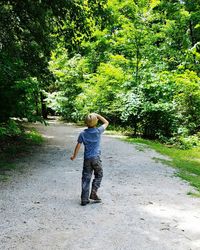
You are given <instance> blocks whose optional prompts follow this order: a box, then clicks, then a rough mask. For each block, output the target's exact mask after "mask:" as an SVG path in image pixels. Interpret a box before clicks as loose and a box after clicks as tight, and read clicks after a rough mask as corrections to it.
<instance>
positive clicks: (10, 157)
mask: <svg viewBox="0 0 200 250" xmlns="http://www.w3.org/2000/svg"><path fill="white" fill-rule="evenodd" d="M43 140H44V139H43V138H42V136H41V135H40V134H39V133H38V132H37V131H36V130H35V129H33V128H31V129H26V131H25V132H24V133H22V134H21V135H19V136H16V137H9V138H1V144H0V181H7V180H8V179H9V176H10V173H11V172H12V171H13V170H15V169H16V165H15V163H14V162H15V159H16V158H18V157H20V156H23V155H27V154H29V152H30V150H31V148H32V147H33V146H35V145H41V144H42V142H43Z"/></svg>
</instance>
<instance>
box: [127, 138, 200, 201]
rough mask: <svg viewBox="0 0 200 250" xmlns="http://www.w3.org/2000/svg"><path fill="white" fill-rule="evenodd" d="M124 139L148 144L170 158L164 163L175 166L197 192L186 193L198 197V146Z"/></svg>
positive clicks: (199, 182) (199, 193) (199, 178)
mask: <svg viewBox="0 0 200 250" xmlns="http://www.w3.org/2000/svg"><path fill="white" fill-rule="evenodd" d="M125 140H126V141H128V142H130V143H134V144H135V143H137V144H138V143H139V144H141V143H142V144H145V145H148V146H149V147H150V148H152V149H154V150H155V151H157V152H159V153H161V154H163V155H166V156H168V157H169V158H171V161H165V162H164V163H165V164H169V165H170V166H173V167H175V168H177V169H178V170H179V171H178V174H177V175H178V176H179V177H181V178H182V179H184V180H186V181H188V182H189V183H190V184H191V185H192V186H193V187H195V188H196V190H197V193H192V192H189V193H188V194H190V195H194V196H198V197H200V147H196V148H192V149H187V150H186V149H185V150H183V149H178V148H176V147H169V146H167V145H163V144H161V143H159V142H156V141H150V140H144V139H141V138H129V137H127V138H126V139H125Z"/></svg>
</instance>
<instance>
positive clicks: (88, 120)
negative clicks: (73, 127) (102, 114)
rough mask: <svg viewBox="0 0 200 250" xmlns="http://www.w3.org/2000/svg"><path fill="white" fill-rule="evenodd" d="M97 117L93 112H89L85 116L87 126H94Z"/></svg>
mask: <svg viewBox="0 0 200 250" xmlns="http://www.w3.org/2000/svg"><path fill="white" fill-rule="evenodd" d="M97 122H98V119H97V116H96V115H95V114H93V113H91V114H89V115H87V116H86V118H85V123H86V125H87V126H88V128H94V127H95V126H96V125H97Z"/></svg>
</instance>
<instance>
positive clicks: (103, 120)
mask: <svg viewBox="0 0 200 250" xmlns="http://www.w3.org/2000/svg"><path fill="white" fill-rule="evenodd" d="M96 116H97V119H99V120H100V121H101V122H103V126H104V129H106V128H107V127H108V124H109V121H107V120H106V118H104V117H103V116H101V115H99V114H96Z"/></svg>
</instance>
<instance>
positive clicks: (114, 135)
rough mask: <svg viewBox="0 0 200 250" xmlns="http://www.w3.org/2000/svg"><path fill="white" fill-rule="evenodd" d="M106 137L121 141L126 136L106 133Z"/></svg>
mask: <svg viewBox="0 0 200 250" xmlns="http://www.w3.org/2000/svg"><path fill="white" fill-rule="evenodd" d="M105 135H106V136H107V137H111V138H121V139H126V138H127V136H125V135H117V134H109V133H106V134H105Z"/></svg>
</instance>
